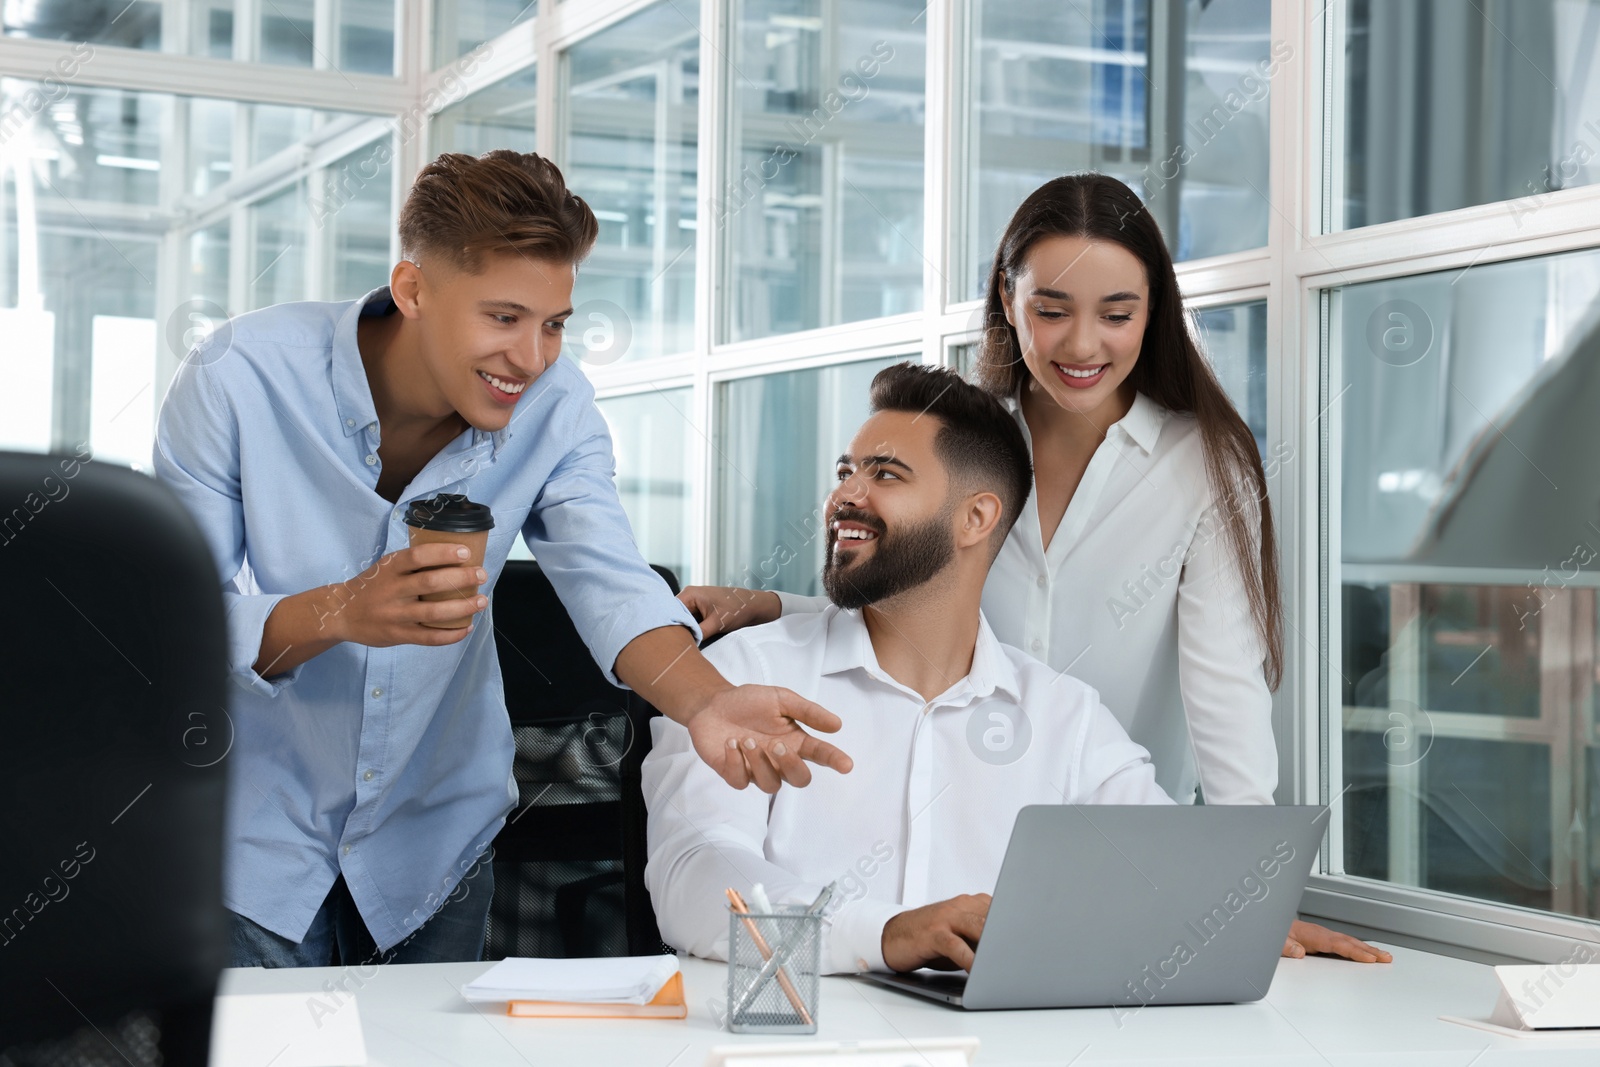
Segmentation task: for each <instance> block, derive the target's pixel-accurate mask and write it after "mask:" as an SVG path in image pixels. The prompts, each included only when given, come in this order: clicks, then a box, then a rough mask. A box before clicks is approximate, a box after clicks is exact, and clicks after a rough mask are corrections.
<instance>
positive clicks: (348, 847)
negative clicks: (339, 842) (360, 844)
mask: <svg viewBox="0 0 1600 1067" xmlns="http://www.w3.org/2000/svg"><path fill="white" fill-rule="evenodd" d="M344 854H345V855H346V856H348V855H350V846H349V845H346V846H344Z"/></svg>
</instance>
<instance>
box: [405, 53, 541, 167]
mask: <svg viewBox="0 0 1600 1067" xmlns="http://www.w3.org/2000/svg"><path fill="white" fill-rule="evenodd" d="M538 88H539V78H538V68H537V67H528V68H526V69H525V70H521V71H518V72H517V73H515V74H513V75H511V77H509V78H504V79H502V80H501V81H498V82H496V83H495V84H493V85H491V86H489V87H488V88H486V89H481V90H479V91H478V92H476V93H473V94H472V95H471V96H469V97H467V98H466V99H465V100H463V101H461V102H460V103H459V104H451V105H450V106H449V107H447V108H445V109H444V110H442V111H440V112H439V113H438V114H437V115H435V116H434V117H433V127H432V129H431V131H430V133H429V142H428V146H429V149H430V150H431V151H432V152H433V153H434V155H442V154H444V153H445V152H465V153H467V154H468V155H470V156H481V155H483V154H484V153H485V152H488V151H491V150H492V149H496V148H509V149H511V150H512V151H514V152H532V151H535V150H536V148H537V145H536V143H535V141H534V124H533V118H534V105H535V101H536V100H537V99H538V96H537V93H538Z"/></svg>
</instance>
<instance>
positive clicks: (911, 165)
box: [713, 0, 927, 341]
mask: <svg viewBox="0 0 1600 1067" xmlns="http://www.w3.org/2000/svg"><path fill="white" fill-rule="evenodd" d="M925 9H926V4H925V3H923V2H922V0H860V2H858V3H850V4H837V5H834V4H824V3H822V0H739V2H738V3H736V4H735V5H734V21H733V25H734V37H733V47H734V55H733V58H732V63H731V67H732V69H731V71H730V74H729V77H730V78H731V80H732V84H731V86H730V88H729V100H730V103H731V107H732V114H731V115H730V135H731V139H732V146H731V151H730V153H729V157H728V158H729V169H730V173H729V174H727V175H725V176H723V178H722V180H721V181H719V183H718V188H717V189H716V190H715V191H714V193H713V206H714V210H715V220H714V221H715V223H716V225H717V227H718V229H719V231H721V232H723V233H724V235H725V236H724V238H723V239H724V240H725V242H726V248H727V264H728V276H727V282H728V287H729V293H730V303H731V308H730V309H729V311H728V313H727V319H726V321H725V323H724V324H723V328H722V329H721V330H720V331H719V332H720V334H721V338H720V339H722V340H727V341H740V340H746V339H749V338H753V337H768V336H771V335H773V334H779V333H788V332H791V331H794V330H806V329H812V328H815V327H819V326H832V325H836V324H838V323H843V322H856V321H859V320H861V319H869V318H877V317H880V316H884V315H897V314H902V313H906V312H912V311H918V310H920V309H921V308H922V305H923V293H922V272H923V267H924V264H925V262H926V260H925V259H924V253H925V249H924V239H923V233H922V197H923V118H924V112H925V110H926V103H927V101H926V94H925V84H924V83H925V78H924V71H925V67H926V33H925V30H926V26H927V20H926V19H925V18H923V13H924V11H925Z"/></svg>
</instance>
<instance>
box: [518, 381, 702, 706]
mask: <svg viewBox="0 0 1600 1067" xmlns="http://www.w3.org/2000/svg"><path fill="white" fill-rule="evenodd" d="M567 403H568V404H569V405H570V406H569V408H568V409H567V410H568V411H570V412H572V413H573V416H572V417H574V418H575V420H576V425H575V426H574V429H573V437H574V439H575V440H576V441H577V444H576V445H574V447H573V448H572V449H571V450H570V451H569V452H568V453H567V454H566V455H565V456H564V457H563V458H562V459H561V461H560V462H559V463H558V464H557V465H556V467H555V469H554V470H552V471H551V473H550V477H549V479H548V480H547V481H546V482H545V484H544V488H543V489H542V490H541V491H540V493H539V496H538V499H537V500H535V501H534V504H533V507H532V508H531V509H530V510H529V512H528V517H527V519H526V520H525V521H524V523H523V527H522V536H523V538H524V539H525V540H526V541H527V543H528V549H529V550H530V551H531V552H532V553H533V554H534V556H535V558H537V559H538V561H539V566H540V568H541V569H542V570H543V571H544V573H545V574H546V575H547V576H548V577H549V579H550V584H551V585H553V586H554V587H555V590H556V595H557V596H559V597H560V598H561V603H562V604H563V605H564V606H565V607H566V609H567V614H569V615H570V616H572V622H573V625H575V626H576V627H577V629H578V634H579V636H581V637H582V638H583V643H584V644H585V645H586V646H588V649H589V653H590V655H592V656H593V657H594V661H595V662H596V663H597V664H599V665H600V668H601V669H602V670H603V671H605V673H606V677H607V678H608V679H610V680H611V682H612V683H613V684H614V685H619V686H620V685H624V683H623V681H622V680H621V679H620V678H618V677H617V676H616V664H617V657H618V656H619V655H621V653H622V650H623V649H624V648H626V647H627V645H628V643H629V642H630V641H632V640H633V639H634V638H636V637H638V636H639V635H640V634H643V633H646V632H648V631H650V630H654V629H657V628H659V627H662V626H682V627H685V628H686V629H688V630H689V632H690V633H692V634H694V638H695V640H696V641H699V640H700V627H699V625H698V624H697V623H696V622H695V620H694V616H693V615H691V614H690V613H689V609H688V608H686V607H684V606H683V604H682V603H680V602H679V600H678V598H677V597H675V596H673V595H672V590H671V589H669V588H667V583H666V582H665V581H663V580H662V578H661V576H660V575H659V574H657V573H656V572H655V571H653V570H651V569H650V565H649V564H648V563H646V562H645V560H644V557H643V556H642V555H640V553H639V546H638V545H637V544H636V543H635V542H634V539H633V531H632V529H631V528H630V527H629V525H628V517H627V515H626V514H625V513H624V512H623V510H622V502H621V501H620V500H619V499H618V498H617V485H616V461H615V460H614V459H613V458H612V453H611V434H610V432H609V431H608V430H607V429H606V423H605V419H604V418H602V417H601V415H600V411H599V409H598V408H596V407H595V405H594V402H593V400H591V399H589V398H588V397H585V396H582V395H579V396H574V397H572V398H571V399H570V400H569V401H567Z"/></svg>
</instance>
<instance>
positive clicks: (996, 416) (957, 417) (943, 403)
mask: <svg viewBox="0 0 1600 1067" xmlns="http://www.w3.org/2000/svg"><path fill="white" fill-rule="evenodd" d="M872 410H873V411H875V412H877V411H901V412H915V413H916V414H917V415H918V416H922V415H932V416H934V417H936V418H937V419H938V420H939V432H938V433H937V434H936V435H935V436H934V439H933V447H934V451H935V452H936V453H937V454H938V456H939V459H940V461H941V462H943V463H944V465H945V468H946V469H947V470H949V471H950V473H951V475H952V476H953V477H952V478H951V481H952V483H954V485H953V487H952V491H955V488H954V487H957V486H958V487H961V488H976V489H983V490H988V491H989V492H992V493H994V495H995V496H997V497H999V498H1000V522H999V523H998V524H997V525H996V526H995V532H994V551H995V553H996V554H998V553H999V551H1000V545H1001V543H1002V542H1004V541H1005V539H1006V534H1008V533H1010V532H1011V527H1012V525H1013V524H1015V523H1016V521H1017V517H1018V516H1019V515H1021V514H1022V506H1023V505H1024V504H1026V503H1027V502H1028V494H1029V493H1031V492H1032V491H1033V460H1032V459H1031V458H1030V457H1029V455H1028V442H1027V440H1026V439H1025V438H1024V437H1023V436H1022V428H1021V427H1019V426H1018V425H1017V420H1016V419H1014V418H1012V416H1011V412H1009V411H1007V410H1006V409H1005V407H1004V406H1003V405H1002V404H1001V403H1000V401H999V400H997V399H995V398H994V397H993V396H991V395H990V394H988V393H986V392H984V391H983V390H982V389H980V388H978V387H977V386H976V385H971V384H969V383H967V382H966V381H964V380H962V378H961V375H959V374H957V373H956V372H955V371H953V370H946V369H945V368H943V367H930V366H927V365H925V364H921V363H909V362H908V363H896V364H894V365H893V366H889V367H885V368H883V370H881V371H879V372H878V373H877V375H876V376H874V377H873V379H872ZM991 558H993V557H992V556H991Z"/></svg>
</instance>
